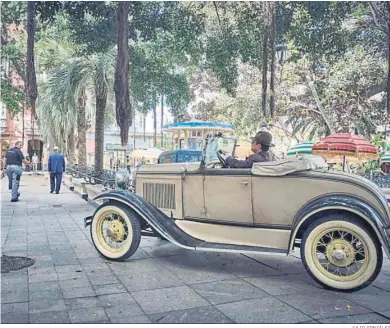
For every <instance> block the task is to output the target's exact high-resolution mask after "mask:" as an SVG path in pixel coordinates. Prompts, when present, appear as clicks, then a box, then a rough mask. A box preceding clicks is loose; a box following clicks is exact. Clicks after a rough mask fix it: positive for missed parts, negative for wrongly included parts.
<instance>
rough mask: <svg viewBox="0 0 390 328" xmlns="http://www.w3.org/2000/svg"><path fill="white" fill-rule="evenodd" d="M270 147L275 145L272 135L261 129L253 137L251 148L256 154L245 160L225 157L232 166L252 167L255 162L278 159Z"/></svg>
mask: <svg viewBox="0 0 390 328" xmlns="http://www.w3.org/2000/svg"><path fill="white" fill-rule="evenodd" d="M270 147H275V145H274V144H273V143H272V135H271V134H270V133H269V132H266V131H260V132H258V133H257V134H256V135H255V137H254V138H252V147H251V150H252V151H253V153H254V154H252V155H250V156H249V157H248V158H247V159H246V160H243V161H240V160H238V159H235V158H233V157H232V156H229V157H227V158H226V159H225V161H226V165H227V166H228V167H230V168H242V169H244V168H245V169H250V168H251V167H252V166H253V163H257V162H272V161H276V157H275V155H274V154H273V153H272V152H271V151H270V150H269V148H270ZM220 152H221V153H222V154H224V155H225V154H226V152H225V151H223V150H220Z"/></svg>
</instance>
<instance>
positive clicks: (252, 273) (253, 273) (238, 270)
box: [222, 259, 284, 278]
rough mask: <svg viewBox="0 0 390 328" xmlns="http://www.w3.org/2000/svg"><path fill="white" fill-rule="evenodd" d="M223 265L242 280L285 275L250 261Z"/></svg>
mask: <svg viewBox="0 0 390 328" xmlns="http://www.w3.org/2000/svg"><path fill="white" fill-rule="evenodd" d="M222 265H223V267H224V268H225V269H226V270H228V271H230V272H232V273H233V274H235V275H237V276H238V277H242V278H244V277H266V276H279V275H283V274H284V273H283V272H281V271H278V270H275V269H272V268H269V267H267V266H265V265H263V264H260V263H258V262H255V261H253V260H249V259H248V260H247V261H240V262H229V263H225V264H222Z"/></svg>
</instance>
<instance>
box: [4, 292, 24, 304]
mask: <svg viewBox="0 0 390 328" xmlns="http://www.w3.org/2000/svg"><path fill="white" fill-rule="evenodd" d="M27 301H28V290H26V289H23V290H14V291H7V292H4V291H3V290H2V291H1V304H4V303H20V302H27Z"/></svg>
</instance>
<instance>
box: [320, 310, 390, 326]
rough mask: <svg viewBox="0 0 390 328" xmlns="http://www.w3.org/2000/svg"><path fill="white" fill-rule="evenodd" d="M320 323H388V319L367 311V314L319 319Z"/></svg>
mask: <svg viewBox="0 0 390 328" xmlns="http://www.w3.org/2000/svg"><path fill="white" fill-rule="evenodd" d="M320 322H321V323H330V324H335V323H343V324H352V323H358V324H364V323H369V324H373V323H390V319H388V318H385V317H383V316H381V315H379V314H376V313H368V314H358V315H350V316H346V317H338V318H329V319H322V320H320Z"/></svg>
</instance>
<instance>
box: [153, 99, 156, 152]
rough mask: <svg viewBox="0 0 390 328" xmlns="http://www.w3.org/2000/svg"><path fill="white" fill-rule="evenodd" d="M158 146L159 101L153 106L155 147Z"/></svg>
mask: <svg viewBox="0 0 390 328" xmlns="http://www.w3.org/2000/svg"><path fill="white" fill-rule="evenodd" d="M156 100H157V99H156ZM156 145H157V101H155V104H154V106H153V147H156Z"/></svg>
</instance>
